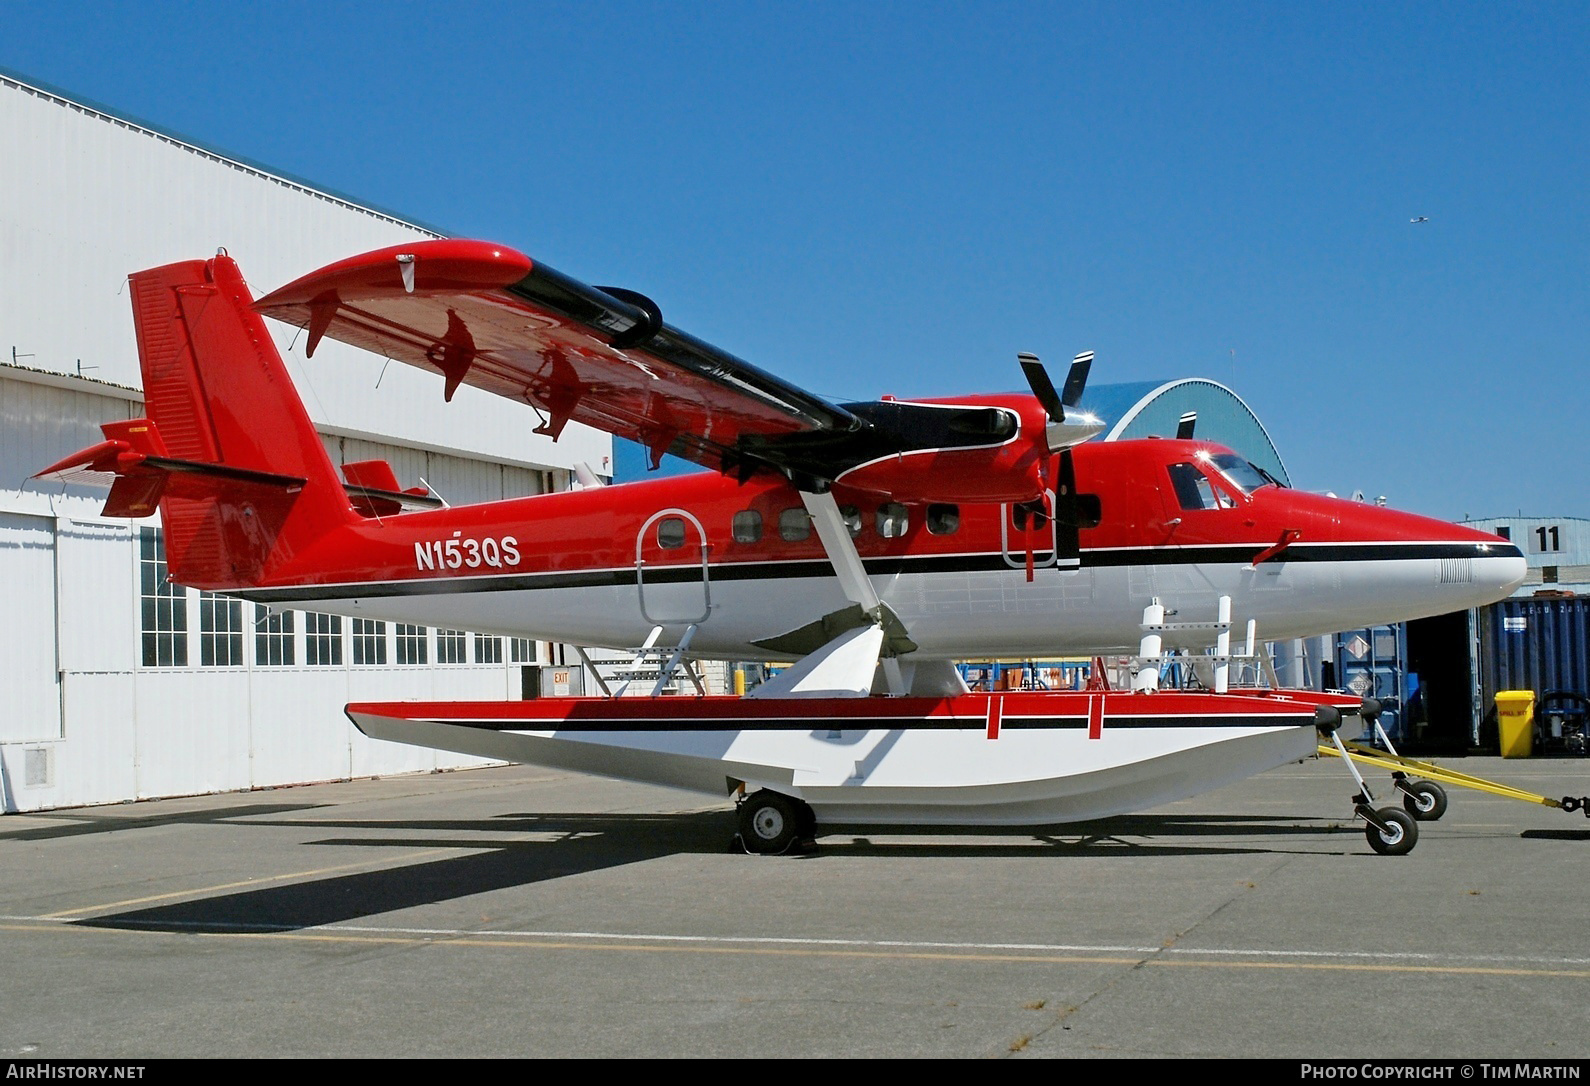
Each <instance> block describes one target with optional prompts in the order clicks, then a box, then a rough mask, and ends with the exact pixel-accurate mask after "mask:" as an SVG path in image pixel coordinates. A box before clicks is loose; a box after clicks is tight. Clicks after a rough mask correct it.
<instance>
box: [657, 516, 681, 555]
mask: <svg viewBox="0 0 1590 1086" xmlns="http://www.w3.org/2000/svg"><path fill="white" fill-rule="evenodd" d="M657 545H658V546H659V547H661V548H662V549H663V550H665V551H676V550H678V549H679V548H680V547H683V546H684V545H685V522H684V521H682V520H680V519H679V518H678V517H664V518H663V519H662V520H660V521H658V522H657Z"/></svg>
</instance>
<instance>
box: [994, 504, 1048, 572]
mask: <svg viewBox="0 0 1590 1086" xmlns="http://www.w3.org/2000/svg"><path fill="white" fill-rule="evenodd" d="M1002 509H1003V513H1004V516H1003V519H1002V520H1001V522H1000V540H1001V541H1002V544H1003V546H1004V550H1005V564H1006V565H1007V566H1010V567H1012V568H1014V569H1025V568H1026V566H1027V554H1028V552H1029V551H1030V552H1031V553H1032V565H1033V568H1034V569H1040V568H1042V567H1044V566H1052V565H1054V564H1055V528H1054V492H1053V491H1050V490H1046V491H1044V492H1043V496H1042V497H1041V498H1039V499H1038V500H1037V501H1034V502H1019V503H1014V504H1006V505H1004V506H1003V507H1002Z"/></svg>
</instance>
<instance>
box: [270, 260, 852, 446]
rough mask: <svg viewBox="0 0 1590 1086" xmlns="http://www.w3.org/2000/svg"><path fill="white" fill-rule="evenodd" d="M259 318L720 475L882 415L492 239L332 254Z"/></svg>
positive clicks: (554, 432) (630, 295)
mask: <svg viewBox="0 0 1590 1086" xmlns="http://www.w3.org/2000/svg"><path fill="white" fill-rule="evenodd" d="M255 308H256V309H258V310H259V311H260V312H261V313H264V314H266V315H268V316H271V317H275V318H277V319H279V320H283V321H286V322H288V323H292V324H297V325H300V326H303V327H306V328H307V329H308V332H309V338H308V346H307V349H308V353H310V354H313V353H314V350H315V347H316V346H317V345H318V344H319V343H320V340H321V339H322V338H323V337H325V336H331V337H332V338H333V339H337V340H340V341H342V342H345V343H351V344H353V345H355V346H358V347H363V348H365V349H367V350H370V351H374V352H376V353H378V354H384V355H386V356H388V357H390V358H393V359H396V360H398V361H400V362H406V363H408V364H409V365H412V366H418V367H421V368H424V369H432V370H436V371H439V372H440V373H441V374H442V375H443V377H444V379H445V385H444V394H445V396H446V398H447V399H452V396H453V393H454V391H455V390H456V389H457V388H458V386H459V385H460V384H467V385H472V386H474V387H477V388H482V389H485V390H486V391H488V392H493V393H496V394H497V395H499V396H506V397H508V398H509V399H515V400H521V401H523V402H525V403H528V404H530V405H531V406H533V407H535V408H536V409H537V410H538V411H540V412H541V414H542V416H543V419H542V423H541V425H540V426H538V427H537V428H536V432H537V433H542V434H548V435H550V436H552V437H553V438H556V437H557V436H558V435H559V433H561V432H562V430H563V428H564V426H565V425H567V424H568V423H569V422H570V421H574V422H580V423H584V424H586V425H588V426H594V427H596V428H598V429H601V430H605V431H607V432H608V433H611V434H615V435H617V436H619V437H625V438H629V439H630V440H632V441H637V442H639V443H640V444H642V445H644V446H646V448H647V449H648V450H650V452H651V455H652V459H653V463H654V464H655V462H656V460H657V459H658V458H659V457H660V456H661V455H662V454H663V453H664V452H671V453H673V454H675V455H677V456H682V457H684V458H685V459H688V460H692V461H694V462H696V463H698V464H702V465H705V466H707V467H711V468H716V469H719V470H729V469H733V468H738V470H742V471H747V470H750V468H752V467H754V466H756V464H757V463H768V464H769V465H770V466H773V467H776V468H779V469H780V470H785V467H784V465H782V464H780V463H776V462H773V460H772V459H770V458H768V457H766V456H757V455H755V451H756V450H760V449H762V448H763V447H764V446H766V445H768V444H769V443H770V442H771V443H772V444H775V445H776V444H778V443H779V441H780V440H781V439H784V438H788V437H796V436H797V435H809V436H810V437H818V436H819V435H830V436H835V435H856V434H859V433H861V432H863V431H866V430H868V429H869V428H870V426H869V424H868V423H867V422H866V421H865V420H863V419H861V418H859V417H858V416H857V415H855V414H852V413H851V412H850V411H848V410H846V409H845V408H843V407H838V406H835V405H833V404H830V403H827V402H825V401H824V400H822V399H821V398H819V397H817V396H813V395H811V394H810V393H807V392H804V391H802V390H801V389H799V388H796V387H795V386H793V385H791V384H789V383H787V382H785V381H782V380H780V379H779V378H777V377H774V376H773V375H771V374H769V373H765V372H763V371H762V370H759V369H757V368H756V367H755V366H752V365H751V364H750V363H748V362H745V361H743V360H741V359H739V358H736V357H734V356H733V355H731V354H729V353H727V352H726V351H721V350H719V349H718V348H716V347H713V346H711V345H709V344H706V343H703V342H701V341H700V340H698V339H695V338H694V337H692V336H689V335H687V334H685V333H684V332H681V331H679V330H678V329H676V328H672V327H670V326H668V325H667V324H664V323H663V321H662V317H661V314H660V312H659V311H658V308H657V306H656V305H655V303H653V302H651V301H650V300H649V299H647V298H646V297H644V296H643V295H640V294H636V293H634V292H632V291H627V290H622V289H619V288H616V287H607V288H600V287H591V286H587V285H585V284H584V283H580V282H578V281H576V280H574V279H571V278H569V277H568V276H566V275H563V274H561V273H559V272H557V271H554V270H553V269H552V268H549V267H547V266H546V265H545V264H539V263H536V262H533V261H532V260H531V259H530V258H529V257H527V256H525V255H524V254H523V253H520V252H517V251H515V250H513V249H510V248H508V247H506V246H503V245H494V244H491V243H488V242H481V241H455V240H444V241H422V242H415V243H412V244H409V245H399V246H394V247H392V248H389V249H381V250H378V251H376V252H372V253H365V254H363V255H361V256H356V257H351V258H350V259H347V260H343V261H340V262H338V263H336V264H331V265H329V266H327V267H325V268H322V269H320V270H319V271H316V272H312V273H310V274H309V275H306V276H304V277H303V278H301V279H298V280H297V281H295V282H293V283H289V284H288V285H287V286H285V287H282V288H281V289H280V290H277V291H275V292H273V293H271V294H268V295H266V296H265V297H263V298H261V299H260V300H259V301H258V302H257V303H256V304H255Z"/></svg>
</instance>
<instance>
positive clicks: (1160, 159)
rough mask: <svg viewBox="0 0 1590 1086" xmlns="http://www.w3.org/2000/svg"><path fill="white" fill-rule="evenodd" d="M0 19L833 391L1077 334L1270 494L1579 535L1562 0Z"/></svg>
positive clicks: (896, 380) (29, 37) (905, 386)
mask: <svg viewBox="0 0 1590 1086" xmlns="http://www.w3.org/2000/svg"><path fill="white" fill-rule="evenodd" d="M0 29H3V33H0V65H3V66H5V67H9V68H12V69H14V70H16V71H19V72H22V73H24V74H27V75H30V76H33V77H35V78H37V79H40V80H43V81H45V82H49V83H52V84H55V85H56V86H59V87H61V88H62V89H64V90H66V91H68V92H70V93H72V94H75V95H78V96H80V97H85V98H90V99H94V100H96V101H99V102H102V103H104V104H105V105H108V106H111V107H113V108H114V109H116V110H118V111H120V112H123V113H129V114H132V115H134V116H138V117H141V118H143V119H145V120H148V121H151V122H153V123H155V124H157V125H160V126H161V127H165V128H169V129H173V130H176V131H178V132H180V133H183V134H185V135H187V136H190V137H192V138H194V139H197V140H199V141H202V142H204V143H207V144H211V145H214V146H217V147H220V148H223V149H226V150H228V151H231V152H234V153H236V154H238V155H241V156H244V157H247V158H250V159H254V160H257V161H260V162H263V163H266V164H269V165H271V166H274V167H276V168H278V169H281V170H283V171H286V172H289V173H293V174H296V175H299V176H302V177H304V178H307V179H310V180H312V181H314V182H316V183H318V184H321V185H325V186H327V187H329V188H332V189H335V190H338V191H341V192H345V193H348V194H349V195H351V196H354V197H356V198H357V199H360V200H362V201H366V202H370V203H373V204H375V205H378V206H381V207H386V208H390V209H392V210H394V211H397V212H400V213H401V214H403V215H405V216H408V217H411V218H413V219H416V220H419V221H422V222H426V223H430V224H434V225H435V226H437V227H438V228H440V229H442V230H445V231H446V232H448V233H452V234H457V235H464V236H477V237H485V238H490V239H492V240H498V241H502V242H505V243H507V244H510V245H513V246H515V247H517V248H520V249H522V250H524V251H525V252H527V253H529V254H530V255H531V256H532V257H535V258H537V259H541V260H544V261H546V262H547V263H549V264H551V265H553V266H554V267H556V268H558V269H560V270H562V271H564V272H567V273H569V274H571V275H574V276H576V277H577V278H580V279H584V280H586V281H587V282H601V283H617V284H621V285H626V286H629V287H631V288H633V289H637V290H640V291H642V292H644V293H646V294H648V295H650V296H652V297H653V298H655V299H656V300H657V301H658V302H659V303H660V304H661V306H662V309H663V313H664V315H665V317H666V319H667V320H668V321H669V322H670V323H672V324H674V325H676V326H678V327H680V328H683V329H685V330H686V331H689V332H691V333H692V334H695V335H697V336H700V337H701V338H704V339H706V340H708V341H709V342H712V343H715V344H717V345H718V346H721V347H723V348H725V349H727V350H730V351H732V352H734V353H736V354H738V355H740V356H741V357H743V358H746V359H748V360H749V361H751V362H754V363H756V364H757V365H759V366H761V367H763V368H765V369H768V370H771V371H773V372H776V373H779V374H780V375H782V376H784V377H787V378H789V379H791V380H793V381H795V382H797V383H798V384H801V385H803V386H805V387H807V388H810V389H812V390H814V391H817V392H819V393H822V394H824V395H827V396H829V397H831V398H833V399H836V400H843V399H870V398H873V397H876V396H877V395H880V394H883V393H892V394H896V395H902V396H905V395H949V394H953V393H957V392H967V391H989V390H996V389H1011V388H1018V387H1021V379H1020V375H1019V371H1018V370H1017V368H1016V363H1015V355H1016V352H1017V351H1021V350H1032V351H1036V352H1038V353H1040V354H1041V355H1042V356H1043V357H1044V358H1045V359H1046V360H1047V361H1049V362H1051V363H1052V364H1053V366H1054V367H1055V368H1056V369H1057V370H1058V369H1060V368H1062V367H1063V366H1064V364H1065V362H1066V361H1067V360H1068V359H1069V358H1070V356H1071V355H1072V354H1074V353H1075V352H1076V351H1078V350H1081V349H1084V348H1092V349H1094V350H1096V351H1097V352H1098V362H1097V363H1096V364H1095V368H1094V379H1095V380H1099V381H1107V380H1109V381H1113V380H1121V381H1129V380H1143V379H1148V378H1155V377H1180V376H1205V377H1211V378H1214V379H1216V380H1219V381H1223V382H1225V383H1227V384H1229V385H1230V386H1231V387H1232V388H1234V389H1235V390H1236V391H1237V392H1238V393H1239V394H1240V395H1241V396H1242V397H1243V398H1244V399H1246V400H1247V401H1248V402H1249V403H1250V404H1251V405H1252V406H1253V407H1254V409H1255V411H1256V412H1257V413H1258V415H1259V417H1260V418H1261V419H1263V420H1264V422H1265V424H1266V426H1267V427H1268V428H1269V429H1270V432H1271V435H1272V437H1273V438H1274V439H1275V442H1276V444H1277V446H1278V447H1279V448H1280V450H1281V454H1282V456H1283V457H1284V459H1285V460H1286V463H1287V466H1288V468H1289V469H1290V471H1291V474H1292V477H1293V480H1294V482H1296V483H1297V484H1298V485H1300V486H1303V487H1307V488H1310V489H1325V488H1329V489H1333V490H1336V491H1338V492H1350V491H1353V490H1355V489H1362V490H1363V491H1365V492H1366V493H1368V494H1370V495H1378V494H1384V495H1387V496H1388V497H1389V499H1390V501H1391V504H1393V505H1396V506H1399V507H1401V508H1407V509H1413V510H1416V511H1420V512H1427V513H1432V514H1435V515H1438V516H1443V517H1447V518H1449V519H1456V518H1459V517H1462V516H1463V515H1465V514H1471V515H1474V516H1485V515H1503V514H1511V513H1514V512H1516V511H1518V510H1520V509H1521V510H1523V511H1524V512H1525V513H1528V514H1535V515H1555V516H1562V515H1570V516H1590V451H1587V450H1590V334H1587V333H1590V229H1587V228H1590V214H1587V210H1586V195H1585V194H1586V189H1587V187H1590V75H1587V72H1590V6H1586V5H1585V4H1583V3H1575V4H1570V3H1560V4H1559V3H1535V4H1517V3H1515V4H1484V3H1473V4H1469V3H1463V4H1460V3H1444V4H1383V3H1382V4H1353V3H1331V4H1306V3H1303V4H1280V3H1275V4H1242V3H1221V4H1214V3H1199V4H1181V3H1153V4H1133V3H1121V2H1118V3H1099V4H1095V3H1049V4H996V3H978V4H969V3H967V4H940V3H909V4H894V3H864V4H845V5H841V4H837V3H833V4H830V3H798V4H796V3H785V4H760V3H741V4H702V3H674V4H661V3H657V4H634V3H581V4H558V3H529V4H527V3H516V4H498V3H471V4H463V3H431V4H412V3H403V2H385V3H368V4H366V3H341V4H336V3H291V2H277V3H271V4H262V5H246V6H245V5H219V4H216V5H209V4H170V3H160V2H145V3H136V4H133V3H129V4H77V5H67V4H43V3H33V2H31V0H8V2H7V3H6V4H5V5H4V7H3V8H0ZM1419 215H1426V216H1429V219H1430V221H1429V222H1427V223H1421V224H1418V225H1414V224H1412V223H1410V222H1409V220H1410V219H1411V218H1414V217H1416V216H1419ZM305 270H308V269H305Z"/></svg>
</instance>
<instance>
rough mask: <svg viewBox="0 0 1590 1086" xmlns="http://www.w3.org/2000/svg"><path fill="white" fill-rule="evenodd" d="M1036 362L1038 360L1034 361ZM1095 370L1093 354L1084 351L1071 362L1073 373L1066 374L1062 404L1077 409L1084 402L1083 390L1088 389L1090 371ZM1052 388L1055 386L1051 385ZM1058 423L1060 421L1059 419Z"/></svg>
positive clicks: (1061, 396)
mask: <svg viewBox="0 0 1590 1086" xmlns="http://www.w3.org/2000/svg"><path fill="white" fill-rule="evenodd" d="M1033 361H1034V362H1036V361H1037V359H1033ZM1092 368H1093V352H1092V351H1083V352H1082V353H1081V354H1079V355H1077V356H1076V357H1075V358H1073V359H1072V360H1071V372H1070V373H1068V374H1066V387H1065V391H1064V392H1062V393H1061V394H1060V402H1061V403H1062V404H1064V405H1065V406H1067V407H1075V406H1076V405H1077V404H1079V403H1081V402H1082V390H1083V389H1085V388H1087V387H1088V371H1089V370H1091V369H1092ZM1050 387H1051V388H1053V387H1054V386H1053V385H1051V386H1050ZM1056 421H1059V420H1058V419H1057V420H1056Z"/></svg>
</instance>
